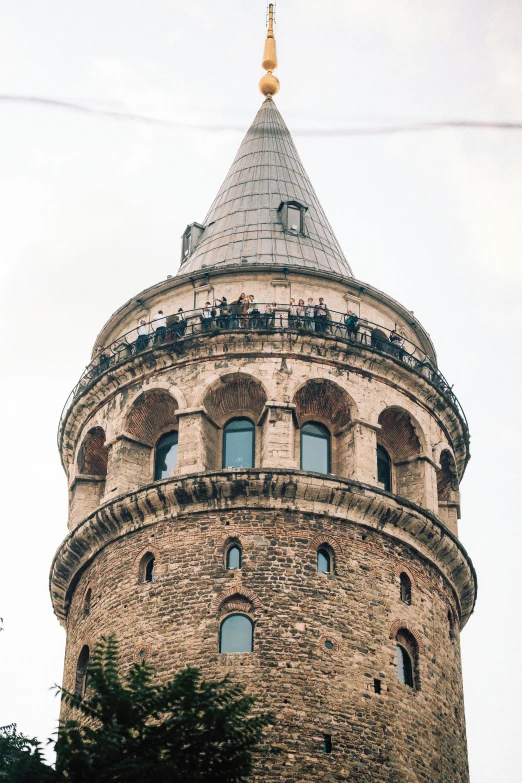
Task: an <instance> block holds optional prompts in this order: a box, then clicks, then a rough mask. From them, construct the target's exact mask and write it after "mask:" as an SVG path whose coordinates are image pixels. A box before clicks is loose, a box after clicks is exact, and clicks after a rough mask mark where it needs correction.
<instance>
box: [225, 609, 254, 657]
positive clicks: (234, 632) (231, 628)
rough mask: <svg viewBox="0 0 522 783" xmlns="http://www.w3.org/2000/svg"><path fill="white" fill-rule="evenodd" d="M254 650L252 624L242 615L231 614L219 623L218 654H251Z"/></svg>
mask: <svg viewBox="0 0 522 783" xmlns="http://www.w3.org/2000/svg"><path fill="white" fill-rule="evenodd" d="M253 649H254V624H253V622H252V620H251V619H250V618H249V617H246V616H245V615H244V614H231V615H229V616H228V617H226V618H225V619H224V620H223V622H222V623H221V629H220V634H219V652H220V653H236V652H252V650H253Z"/></svg>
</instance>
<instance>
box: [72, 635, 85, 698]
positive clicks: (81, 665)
mask: <svg viewBox="0 0 522 783" xmlns="http://www.w3.org/2000/svg"><path fill="white" fill-rule="evenodd" d="M88 665H89V647H88V646H87V645H86V644H85V645H84V646H83V647H82V651H81V653H80V655H79V656H78V663H77V664H76V680H75V683H74V692H75V693H76V695H77V696H84V695H85V691H86V690H87V684H88V683H87V667H88Z"/></svg>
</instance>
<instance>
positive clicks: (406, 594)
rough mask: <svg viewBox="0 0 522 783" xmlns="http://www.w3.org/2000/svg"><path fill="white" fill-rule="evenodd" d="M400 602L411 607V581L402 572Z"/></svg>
mask: <svg viewBox="0 0 522 783" xmlns="http://www.w3.org/2000/svg"><path fill="white" fill-rule="evenodd" d="M400 579H401V601H402V602H403V603H404V604H407V605H408V606H410V605H411V579H410V577H409V576H408V574H405V573H404V571H403V572H402V574H401V577H400Z"/></svg>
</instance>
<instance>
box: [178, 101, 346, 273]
mask: <svg viewBox="0 0 522 783" xmlns="http://www.w3.org/2000/svg"><path fill="white" fill-rule="evenodd" d="M288 205H290V206H291V207H292V205H295V208H296V209H298V210H300V213H301V218H302V219H301V225H298V226H295V225H294V223H293V221H294V219H295V218H292V221H290V220H289V219H288V216H289V213H290V212H291V214H292V215H296V214H298V213H295V212H293V211H291V210H289V209H288ZM298 217H299V214H298ZM189 229H190V227H189V228H188V229H187V231H189ZM186 233H187V232H185V234H186ZM193 240H194V241H192V242H191V243H190V251H188V252H187V255H186V257H185V258H186V260H185V261H184V263H182V265H181V268H180V270H179V274H185V273H186V272H194V271H197V270H198V269H202V268H203V267H218V266H222V265H223V266H224V265H227V266H228V265H229V264H240V263H241V264H249V263H252V264H254V263H256V264H277V265H279V266H289V267H298V266H300V267H309V268H311V269H320V270H323V271H326V272H332V273H335V274H340V275H345V276H346V275H347V276H350V277H351V276H352V271H351V269H350V266H349V264H348V262H347V260H346V258H345V257H344V255H343V251H342V250H341V248H340V245H339V243H338V241H337V239H336V238H335V235H334V232H333V231H332V228H331V226H330V224H329V223H328V220H327V218H326V215H325V214H324V212H323V208H322V207H321V204H320V203H319V199H318V198H317V196H316V194H315V191H314V189H313V187H312V184H311V182H310V180H309V179H308V175H307V173H306V171H305V170H304V167H303V164H302V163H301V161H300V159H299V155H298V153H297V150H296V148H295V145H294V142H293V141H292V137H291V136H290V133H289V131H288V128H287V127H286V125H285V123H284V121H283V118H282V117H281V115H280V114H279V111H278V110H277V107H276V105H275V103H274V101H273V100H270V99H267V100H265V101H264V103H263V104H262V106H261V108H260V110H259V112H258V113H257V116H256V118H255V120H254V122H253V123H252V125H251V127H250V129H249V131H248V132H247V134H246V136H245V138H244V139H243V142H242V144H241V146H240V148H239V151H238V153H237V155H236V157H235V160H234V162H233V164H232V167H231V169H230V171H229V172H228V174H227V176H226V178H225V181H224V182H223V184H222V186H221V188H220V190H219V193H218V194H217V196H216V198H215V200H214V203H213V204H212V206H211V207H210V210H209V212H208V214H207V216H206V218H205V220H204V223H203V226H198V225H197V224H194V236H193Z"/></svg>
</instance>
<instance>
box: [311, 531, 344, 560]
mask: <svg viewBox="0 0 522 783" xmlns="http://www.w3.org/2000/svg"><path fill="white" fill-rule="evenodd" d="M323 544H326V545H327V546H329V547H330V549H331V550H332V551H333V553H334V555H335V556H337V555H340V554H342V552H343V548H342V545H341V542H340V541H339V539H338V538H335V536H331V535H330V534H329V533H317V534H316V535H315V536H314V537H313V538H311V539H310V549H311V550H312V551H313V552H317V550H318V549H319V547H320V546H322V545H323Z"/></svg>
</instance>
